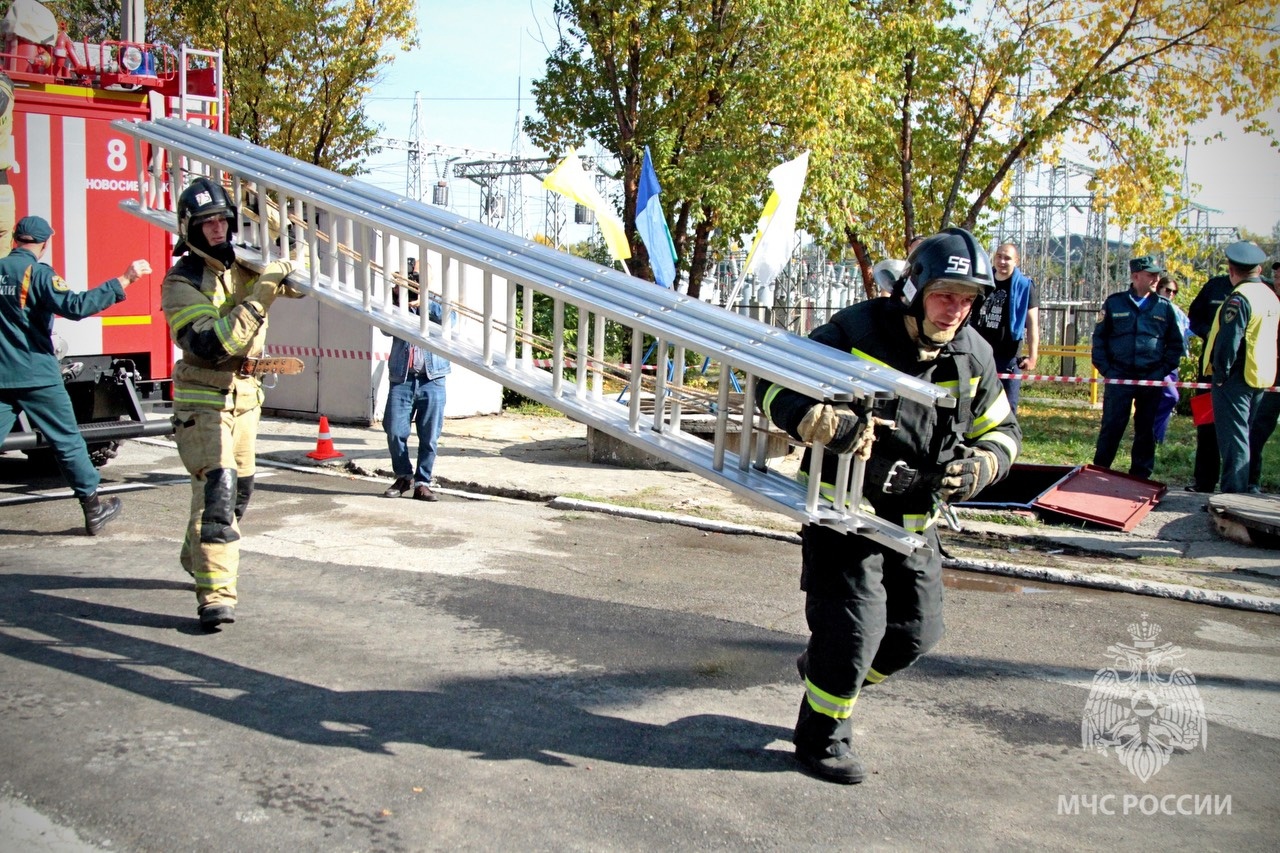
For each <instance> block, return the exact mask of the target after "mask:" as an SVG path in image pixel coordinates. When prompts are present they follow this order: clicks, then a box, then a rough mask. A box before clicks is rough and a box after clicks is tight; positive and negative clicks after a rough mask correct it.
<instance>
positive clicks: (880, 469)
mask: <svg viewBox="0 0 1280 853" xmlns="http://www.w3.org/2000/svg"><path fill="white" fill-rule="evenodd" d="M863 471H864V473H863V479H862V490H863V493H864V494H867V493H871V494H876V493H881V494H886V495H897V496H903V495H910V494H920V493H929V494H931V493H933V492H934V491H935V490H936V489H937V488H938V482H939V480H940V479H941V478H942V472H941V471H922V470H921V469H919V468H912V467H911V466H910V465H908V464H907V463H906V462H905V461H903V460H901V459H896V460H892V461H891V460H888V459H882V458H880V457H878V456H874V455H873V456H872V457H871V458H870V459H868V460H867V464H866V467H865V468H864V469H863Z"/></svg>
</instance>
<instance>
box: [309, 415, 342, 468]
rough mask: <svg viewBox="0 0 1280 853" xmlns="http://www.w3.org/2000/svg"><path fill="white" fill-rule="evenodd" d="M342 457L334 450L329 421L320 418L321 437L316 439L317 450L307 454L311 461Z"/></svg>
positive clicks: (323, 417) (325, 418)
mask: <svg viewBox="0 0 1280 853" xmlns="http://www.w3.org/2000/svg"><path fill="white" fill-rule="evenodd" d="M340 456H342V454H341V453H339V452H338V451H337V450H334V448H333V436H331V435H329V419H328V418H327V417H325V416H324V415H321V416H320V437H319V438H318V439H316V449H315V450H313V451H311V452H310V453H308V454H307V457H308V458H310V459H337V458H339V457H340Z"/></svg>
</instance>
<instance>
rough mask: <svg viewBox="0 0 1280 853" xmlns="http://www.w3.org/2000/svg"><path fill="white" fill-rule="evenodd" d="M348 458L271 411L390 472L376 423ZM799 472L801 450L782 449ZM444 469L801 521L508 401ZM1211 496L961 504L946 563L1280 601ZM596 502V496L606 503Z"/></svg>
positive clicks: (1272, 554)
mask: <svg viewBox="0 0 1280 853" xmlns="http://www.w3.org/2000/svg"><path fill="white" fill-rule="evenodd" d="M330 435H331V437H332V442H333V446H334V448H335V450H336V451H338V452H340V453H342V454H343V455H342V456H341V457H340V458H336V459H330V460H325V461H317V460H315V459H311V458H309V457H308V455H307V454H309V453H313V452H315V450H316V448H317V443H318V424H316V423H311V422H307V421H299V420H289V419H280V418H271V419H267V420H266V421H264V424H263V428H262V431H261V434H260V437H259V456H260V457H261V458H262V459H264V460H267V461H268V462H269V463H273V464H284V465H297V466H301V467H303V468H315V467H319V468H322V469H325V470H327V471H328V472H330V473H339V474H345V475H350V476H355V477H368V478H371V482H372V483H373V485H371V486H370V488H372V489H376V488H377V481H378V480H380V479H381V480H386V481H388V483H389V481H390V479H391V478H392V473H391V460H390V457H389V455H388V454H387V449H386V440H385V437H384V435H383V433H382V430H381V428H380V427H379V426H359V425H349V424H339V423H333V422H330ZM770 464H771V465H772V466H774V467H776V468H778V469H779V470H781V471H784V472H786V473H788V474H791V473H794V472H795V471H796V469H797V468H798V467H799V453H798V452H796V453H792V454H791V455H789V456H786V457H782V458H779V459H774V460H771V462H770ZM435 477H436V481H437V483H438V484H439V485H441V486H442V487H443V488H445V489H454V490H457V491H461V492H473V493H482V494H490V495H502V496H508V497H513V498H519V499H523V500H531V501H541V502H547V501H558V503H559V505H561V506H571V505H573V504H574V502H583V505H590V506H591V507H592V508H593V509H595V510H597V511H604V512H612V513H615V514H619V513H630V514H633V515H635V516H636V517H639V518H644V519H659V518H666V519H667V520H670V521H672V522H673V523H679V524H689V525H696V526H701V527H703V528H705V529H709V530H726V529H728V530H742V531H744V532H746V533H747V534H754V535H769V536H781V537H790V538H792V539H793V540H794V541H798V537H797V536H796V531H797V529H798V525H797V522H796V521H795V520H794V519H791V518H789V517H787V516H785V515H782V514H780V513H777V512H774V511H771V510H768V509H766V508H763V507H761V506H759V505H757V504H755V503H753V502H751V501H750V500H748V499H745V498H742V497H740V496H739V495H737V494H734V493H733V492H731V491H729V490H728V489H725V488H723V487H721V486H718V485H716V484H714V483H711V482H709V481H707V480H705V479H703V478H701V477H699V476H697V475H694V474H690V473H687V472H684V471H675V470H654V469H646V468H629V467H618V466H614V465H603V464H593V463H592V462H591V457H590V453H589V450H588V438H587V427H586V426H585V425H583V424H581V423H577V422H575V421H572V420H570V419H568V418H564V417H556V416H538V415H521V414H511V413H503V414H500V415H486V416H477V417H470V418H454V419H449V420H447V421H446V422H445V428H444V434H443V436H442V437H441V441H440V449H439V458H438V459H437V462H436V469H435ZM1206 503H1207V498H1206V496H1205V495H1201V494H1194V493H1190V492H1186V491H1184V490H1182V489H1181V488H1178V487H1173V488H1170V489H1169V491H1168V492H1167V493H1166V495H1165V497H1164V499H1163V500H1162V501H1161V502H1160V503H1159V504H1158V505H1157V506H1156V507H1155V508H1154V509H1153V510H1152V511H1151V512H1150V513H1148V515H1147V516H1146V517H1145V518H1144V519H1143V520H1142V521H1141V522H1140V523H1139V525H1138V526H1137V527H1136V528H1135V529H1134V530H1132V531H1130V532H1122V531H1117V530H1111V529H1107V528H1104V527H1101V526H1099V525H1090V524H1085V523H1076V524H1065V523H1058V522H1048V521H1043V520H1039V519H1034V518H1031V517H1021V518H1009V516H1010V514H1009V513H1002V514H992V513H981V512H965V511H961V513H960V515H961V521H962V525H963V528H964V533H963V535H955V534H951V533H944V546H945V547H947V549H948V553H949V557H950V559H949V561H948V565H949V566H951V567H955V568H965V569H968V570H972V571H979V572H986V573H991V574H996V575H1003V576H1008V577H1013V578H1021V579H1027V580H1040V581H1047V582H1055V583H1067V584H1073V585H1079V586H1092V587H1097V588H1102V589H1113V590H1118V591H1128V592H1136V593H1140V594H1146V595H1156V596H1168V597H1174V598H1179V599H1182V600H1188V601H1197V602H1202V603H1208V604H1219V605H1225V606H1233V607H1244V608H1247V609H1255V610H1262V611H1265V612H1273V613H1280V550H1274V549H1269V548H1262V547H1253V546H1248V545H1241V544H1239V543H1236V542H1233V541H1230V540H1228V539H1225V538H1223V537H1221V536H1219V535H1218V534H1217V533H1216V532H1215V531H1214V529H1213V525H1212V524H1211V522H1210V519H1209V516H1208V514H1207V513H1206V512H1205V505H1206ZM597 504H598V505H599V506H596V505H597Z"/></svg>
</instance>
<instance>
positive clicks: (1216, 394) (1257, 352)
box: [1205, 240, 1280, 493]
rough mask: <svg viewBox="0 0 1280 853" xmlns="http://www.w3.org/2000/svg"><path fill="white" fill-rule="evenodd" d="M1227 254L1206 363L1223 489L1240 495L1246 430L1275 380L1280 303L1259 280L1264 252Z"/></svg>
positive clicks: (1246, 248)
mask: <svg viewBox="0 0 1280 853" xmlns="http://www.w3.org/2000/svg"><path fill="white" fill-rule="evenodd" d="M1226 254H1227V275H1229V276H1230V277H1231V283H1232V284H1233V285H1234V286H1235V289H1234V290H1232V291H1231V295H1230V296H1228V297H1227V299H1226V301H1225V302H1223V303H1222V308H1221V309H1219V311H1218V316H1217V318H1215V319H1214V321H1213V328H1212V329H1210V330H1209V338H1208V340H1207V341H1205V348H1206V349H1207V350H1208V352H1209V355H1208V357H1207V358H1206V361H1205V363H1206V372H1207V373H1208V374H1209V379H1210V381H1212V382H1213V391H1212V393H1213V419H1214V424H1215V426H1216V427H1217V433H1218V453H1219V455H1221V457H1222V483H1221V486H1222V491H1223V492H1227V493H1240V492H1245V491H1248V485H1249V469H1250V455H1251V451H1250V442H1249V430H1250V427H1251V426H1252V425H1253V424H1254V422H1255V421H1256V419H1257V417H1258V411H1259V409H1260V407H1261V405H1262V395H1263V394H1264V393H1265V392H1264V390H1263V389H1265V388H1269V387H1270V386H1272V385H1274V384H1275V382H1276V362H1277V348H1278V347H1280V343H1278V341H1277V338H1278V337H1280V332H1278V331H1277V327H1280V299H1277V298H1276V294H1275V291H1273V290H1272V289H1271V285H1269V284H1267V283H1265V282H1264V281H1263V280H1262V263H1263V262H1264V261H1265V260H1266V259H1267V256H1266V253H1264V252H1263V251H1262V249H1260V248H1258V246H1257V245H1256V244H1254V243H1250V242H1248V241H1244V240H1241V241H1239V242H1236V243H1232V244H1231V245H1230V246H1228V247H1227V248H1226ZM1259 456H1261V447H1259ZM1259 464H1261V463H1259ZM1259 475H1261V468H1260V467H1259Z"/></svg>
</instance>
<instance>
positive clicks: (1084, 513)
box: [1031, 465, 1168, 533]
mask: <svg viewBox="0 0 1280 853" xmlns="http://www.w3.org/2000/svg"><path fill="white" fill-rule="evenodd" d="M1167 490H1168V489H1167V487H1166V486H1165V484H1164V483H1157V482H1155V481H1154V480H1144V479H1143V478H1141V477H1132V476H1130V475H1128V474H1120V473H1117V472H1115V471H1110V470H1108V469H1106V468H1098V467H1096V466H1093V465H1081V466H1080V467H1079V468H1077V469H1076V470H1075V471H1072V472H1071V473H1070V474H1068V475H1067V476H1066V477H1064V478H1063V479H1062V481H1061V482H1060V483H1058V484H1056V485H1054V486H1053V487H1052V488H1050V489H1049V490H1047V491H1046V492H1045V493H1044V494H1042V495H1040V497H1038V498H1036V499H1035V500H1034V501H1032V502H1031V505H1032V506H1035V507H1039V508H1040V509H1045V510H1049V511H1050V512H1056V513H1061V514H1062V515H1068V516H1071V517H1072V518H1080V519H1083V520H1085V521H1091V522H1093V523H1095V524H1102V525H1105V526H1107V527H1116V528H1119V529H1120V530H1123V531H1125V532H1126V533H1127V532H1129V531H1130V530H1133V528H1135V527H1137V526H1138V522H1140V521H1142V519H1143V518H1145V517H1146V515H1147V513H1149V512H1151V509H1152V507H1154V506H1155V505H1156V504H1158V503H1159V502H1160V499H1161V498H1162V497H1164V493H1165V492H1166V491H1167Z"/></svg>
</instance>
